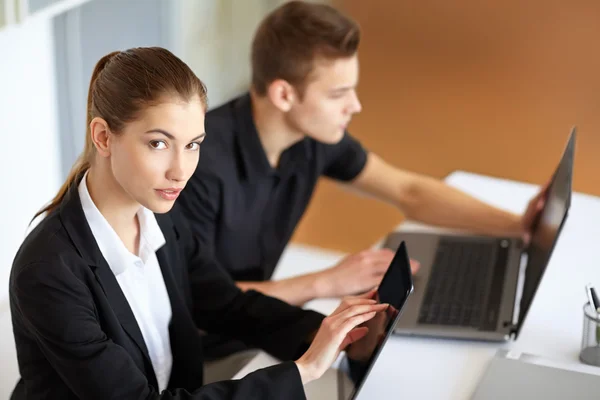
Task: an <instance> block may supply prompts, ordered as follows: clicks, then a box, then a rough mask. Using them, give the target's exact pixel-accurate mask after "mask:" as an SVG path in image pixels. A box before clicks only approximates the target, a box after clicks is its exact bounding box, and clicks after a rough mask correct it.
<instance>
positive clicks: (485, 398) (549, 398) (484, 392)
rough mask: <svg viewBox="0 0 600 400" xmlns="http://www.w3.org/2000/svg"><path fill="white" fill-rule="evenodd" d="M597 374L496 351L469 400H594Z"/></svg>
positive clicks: (599, 378)
mask: <svg viewBox="0 0 600 400" xmlns="http://www.w3.org/2000/svg"><path fill="white" fill-rule="evenodd" d="M599 372H600V371H597V368H596V370H594V367H589V368H588V369H587V370H579V368H577V369H575V368H573V366H571V365H569V364H564V365H561V363H558V362H554V361H553V360H547V359H545V358H542V357H538V356H535V355H532V354H520V353H519V354H511V352H506V351H505V350H500V351H499V352H498V353H497V354H496V356H494V358H492V360H491V362H490V363H489V365H488V366H487V368H486V371H485V373H484V374H483V376H482V377H481V379H480V381H479V383H478V384H477V387H476V388H475V391H474V392H473V394H472V396H471V400H496V399H497V400H504V399H511V400H529V399H544V400H564V399H577V400H596V399H598V395H599V394H600V375H599ZM508 383H510V384H508Z"/></svg>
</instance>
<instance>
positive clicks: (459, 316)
mask: <svg viewBox="0 0 600 400" xmlns="http://www.w3.org/2000/svg"><path fill="white" fill-rule="evenodd" d="M508 249H509V246H508V241H507V240H492V241H477V242H473V241H467V240H464V239H460V238H447V237H445V238H442V239H441V241H440V244H439V247H438V250H437V253H436V255H435V259H434V262H433V265H432V270H431V274H430V277H429V281H428V283H427V288H426V289H425V296H424V298H423V303H422V305H421V309H420V310H419V323H421V324H429V325H453V326H463V327H473V328H477V329H479V330H485V331H488V330H489V331H493V330H495V329H496V325H497V322H498V316H499V315H498V314H499V311H500V303H501V300H502V288H503V286H504V285H503V283H504V275H505V272H506V267H507V258H508ZM492 282H495V284H493V285H492Z"/></svg>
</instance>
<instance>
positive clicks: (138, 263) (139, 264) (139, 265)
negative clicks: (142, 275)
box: [135, 260, 144, 268]
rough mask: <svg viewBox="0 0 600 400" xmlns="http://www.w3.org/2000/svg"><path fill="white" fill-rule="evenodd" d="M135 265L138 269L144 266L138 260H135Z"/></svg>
mask: <svg viewBox="0 0 600 400" xmlns="http://www.w3.org/2000/svg"><path fill="white" fill-rule="evenodd" d="M135 265H137V266H138V267H140V268H141V267H143V266H144V265H143V264H142V262H141V261H140V260H137V261H136V262H135Z"/></svg>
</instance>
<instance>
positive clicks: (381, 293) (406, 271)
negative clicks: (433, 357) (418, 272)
mask: <svg viewBox="0 0 600 400" xmlns="http://www.w3.org/2000/svg"><path fill="white" fill-rule="evenodd" d="M412 291H413V283H412V276H411V272H410V261H409V258H408V254H407V251H406V244H405V243H404V242H402V243H401V244H400V247H398V250H397V251H396V255H395V256H394V259H393V260H392V262H391V264H390V266H389V267H388V269H387V272H386V273H385V275H384V277H383V280H382V281H381V284H380V285H379V288H378V290H377V294H376V300H377V301H378V302H380V303H387V304H389V305H390V306H389V307H388V309H387V310H386V311H382V312H379V313H377V315H375V317H373V319H371V320H370V321H367V322H366V323H365V324H364V326H366V327H367V328H368V329H369V332H368V333H367V335H366V336H365V337H363V338H362V339H360V340H359V341H358V342H355V343H354V344H353V345H352V346H357V347H355V348H354V349H352V350H349V351H348V353H347V357H346V358H345V360H344V363H343V364H342V365H341V366H340V370H339V371H340V374H339V376H338V388H339V398H340V399H343V400H350V399H354V398H356V396H357V395H358V392H359V390H360V389H361V387H362V386H363V384H364V383H365V381H366V379H367V376H368V375H369V372H370V371H371V369H372V368H373V365H374V364H375V361H376V360H377V357H378V356H379V354H380V352H381V349H382V348H383V346H384V345H385V342H386V341H387V340H388V338H389V336H390V334H391V333H392V332H393V330H394V327H395V326H396V323H397V322H398V320H399V318H400V315H401V311H402V307H403V306H404V304H405V303H406V300H407V299H408V296H409V295H410V294H411V293H412ZM351 357H354V358H355V359H354V360H352V359H351Z"/></svg>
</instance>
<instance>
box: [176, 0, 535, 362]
mask: <svg viewBox="0 0 600 400" xmlns="http://www.w3.org/2000/svg"><path fill="white" fill-rule="evenodd" d="M359 41H360V30H359V28H358V26H357V25H356V24H355V23H354V22H353V21H351V20H350V19H348V18H347V17H345V16H343V15H342V14H341V13H340V12H338V11H337V10H335V9H334V8H332V7H330V6H327V5H323V4H315V3H304V2H299V1H291V2H288V3H286V4H284V5H282V6H280V7H279V8H278V9H276V10H275V11H273V12H272V13H271V14H270V15H268V16H267V17H266V18H265V19H264V20H263V21H262V23H261V24H260V26H259V28H258V30H257V32H256V35H255V37H254V40H253V43H252V86H251V90H250V93H249V94H247V95H244V96H242V97H240V98H236V99H234V100H232V101H230V102H229V103H227V104H225V105H223V106H220V107H218V108H216V109H214V110H212V111H210V112H209V113H208V114H207V116H206V132H207V138H206V140H205V142H204V143H203V144H202V147H203V148H208V149H209V150H206V153H205V154H206V155H205V156H204V155H203V156H201V157H200V162H199V165H198V168H197V170H196V172H195V174H194V177H193V178H192V179H191V180H190V182H189V183H188V186H187V187H186V189H185V190H184V191H183V192H182V194H181V196H180V202H181V204H182V205H183V206H184V208H185V209H187V212H188V217H189V219H190V220H191V222H192V225H193V227H194V230H195V234H197V235H198V236H199V237H200V238H201V240H202V242H203V244H204V246H205V247H206V249H207V251H210V252H212V253H213V254H214V255H215V256H216V258H217V259H218V260H219V262H220V263H221V265H222V267H223V268H225V269H226V270H227V271H228V272H229V273H230V274H231V276H232V277H233V278H234V280H235V281H236V282H237V285H238V286H239V287H240V288H241V289H243V290H249V289H254V290H257V291H260V292H263V293H266V294H268V295H271V296H274V297H278V298H280V299H283V300H285V301H287V302H289V303H292V304H297V305H301V304H303V303H305V302H306V301H309V300H311V299H314V298H318V297H340V296H344V295H348V294H351V293H358V292H364V291H367V290H368V289H371V288H372V287H373V286H375V285H377V284H378V283H379V281H380V279H381V277H382V275H383V273H384V272H385V270H386V268H387V267H388V265H389V263H390V261H391V259H392V257H393V253H392V252H390V251H388V250H382V249H378V250H365V251H363V252H360V253H358V254H353V255H350V256H349V257H347V258H345V259H343V260H342V261H340V262H339V263H338V264H337V265H335V266H332V267H331V268H329V269H327V270H325V271H322V272H319V273H315V274H309V275H303V276H298V277H294V278H290V279H285V280H280V281H271V280H270V278H271V275H272V273H273V270H274V268H275V266H276V265H277V262H278V261H279V258H280V256H281V253H282V251H283V250H284V248H285V246H286V245H287V243H288V241H289V239H290V237H291V235H292V233H293V231H294V229H295V227H296V225H297V224H298V221H299V220H300V219H301V217H302V215H303V214H304V211H305V209H306V206H307V205H308V203H309V201H310V199H311V197H312V194H313V190H314V188H315V185H316V183H317V181H318V179H319V178H320V177H321V176H325V177H328V178H331V179H334V180H337V181H339V182H343V183H345V184H347V185H350V186H351V187H352V188H355V189H358V190H359V191H360V192H363V193H367V194H369V195H372V196H374V197H376V198H378V199H380V200H382V201H385V202H388V203H392V204H394V205H396V206H397V207H398V209H399V210H400V211H401V212H402V213H403V214H404V215H405V216H406V217H407V218H409V219H412V220H417V221H421V222H424V223H428V224H433V225H438V226H446V227H451V228H459V229H466V230H471V231H474V232H480V233H489V234H506V235H519V234H524V235H525V234H526V232H527V228H528V226H529V225H530V224H531V222H530V221H531V220H532V218H533V215H534V214H535V213H534V211H535V210H536V209H538V207H539V206H540V204H539V202H538V198H536V199H534V200H532V203H531V204H530V207H529V208H528V212H526V213H525V216H519V215H514V214H511V213H508V212H505V211H502V210H499V209H496V208H494V207H491V206H489V205H487V204H484V203H482V202H480V201H478V200H476V199H474V198H472V197H470V196H468V195H467V194H465V193H462V192H460V191H458V190H456V189H453V188H451V187H449V186H447V185H446V184H444V183H443V182H442V181H439V180H437V179H433V178H431V177H427V176H423V175H419V174H415V173H411V172H407V171H403V170H401V169H398V168H396V167H394V166H392V165H390V164H388V163H387V162H385V161H384V160H382V159H381V158H380V157H378V156H377V155H376V154H373V153H370V152H368V151H367V150H365V149H364V148H363V147H362V146H361V144H360V143H359V142H358V141H357V140H356V139H354V138H353V137H352V136H350V134H349V133H348V132H346V127H347V125H348V124H349V123H350V120H351V118H352V115H353V114H356V113H358V112H360V111H361V104H360V102H359V99H358V97H357V94H356V85H357V83H358V57H357V49H358V45H359ZM415 267H416V266H415ZM415 269H416V268H415ZM213 339H214V341H213V342H212V343H211V344H210V345H209V347H208V348H207V349H206V351H207V356H208V357H223V356H227V355H229V354H231V353H233V352H236V351H239V350H241V349H243V348H244V347H243V346H242V345H241V344H239V343H237V344H234V343H231V342H224V341H223V340H220V339H215V338H213Z"/></svg>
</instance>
